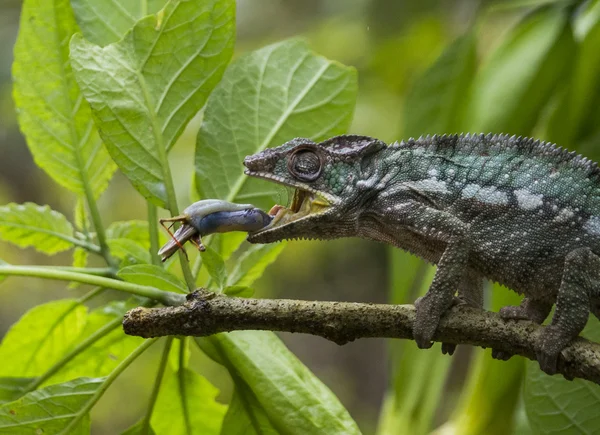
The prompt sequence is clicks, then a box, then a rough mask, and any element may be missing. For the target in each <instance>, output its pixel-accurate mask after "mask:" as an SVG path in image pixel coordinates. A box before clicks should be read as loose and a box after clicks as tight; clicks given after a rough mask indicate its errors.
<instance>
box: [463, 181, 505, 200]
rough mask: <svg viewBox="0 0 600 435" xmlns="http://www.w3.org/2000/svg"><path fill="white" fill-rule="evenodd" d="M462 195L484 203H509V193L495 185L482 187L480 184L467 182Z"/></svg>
mask: <svg viewBox="0 0 600 435" xmlns="http://www.w3.org/2000/svg"><path fill="white" fill-rule="evenodd" d="M462 197H463V198H465V199H475V200H477V201H479V202H482V203H484V204H491V205H507V204H508V195H507V194H506V193H504V192H501V191H499V190H498V189H497V188H495V187H493V186H490V187H481V186H480V185H479V184H467V185H466V186H465V188H464V189H463V191H462Z"/></svg>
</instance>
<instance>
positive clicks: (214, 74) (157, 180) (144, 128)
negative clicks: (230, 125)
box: [71, 0, 235, 207]
mask: <svg viewBox="0 0 600 435" xmlns="http://www.w3.org/2000/svg"><path fill="white" fill-rule="evenodd" d="M234 25H235V4H234V2H233V0H207V1H203V2H194V1H171V2H169V3H168V5H167V6H166V7H165V9H164V10H162V11H161V12H160V13H158V14H157V15H155V16H154V15H153V16H150V17H146V18H143V19H142V20H140V21H138V22H137V24H136V25H135V27H134V28H133V30H132V31H131V32H128V33H127V34H126V35H125V37H124V39H123V40H121V41H119V42H117V43H114V44H111V45H108V46H106V47H104V48H101V47H98V46H97V45H94V44H91V43H89V42H87V41H86V40H84V39H83V37H82V36H81V35H75V36H74V37H73V39H72V41H71V63H72V65H73V71H74V72H75V75H76V77H77V81H78V82H79V84H80V86H81V89H82V92H83V94H84V95H85V97H86V99H87V100H88V101H89V103H90V104H91V106H92V110H93V112H94V115H95V118H96V123H97V125H98V126H99V128H100V131H101V134H102V138H103V140H104V143H105V144H106V146H107V148H108V151H109V152H110V154H111V156H112V158H113V159H114V160H115V162H116V163H117V165H119V168H121V170H122V171H123V173H124V174H125V175H126V176H127V177H128V178H129V180H130V181H131V182H132V184H133V185H134V186H135V188H136V189H138V191H139V192H140V193H141V194H142V195H144V196H145V197H146V198H147V199H149V200H150V201H152V202H153V203H155V204H156V205H159V206H163V207H164V206H165V205H166V204H167V185H166V184H165V183H170V181H169V179H170V177H171V175H170V169H169V168H168V165H166V164H165V162H166V150H168V149H169V148H170V147H171V146H173V144H174V143H175V140H176V139H177V138H178V137H179V135H180V134H181V132H182V131H183V128H184V127H185V125H186V124H187V123H188V121H189V120H190V119H191V118H192V117H193V116H194V115H195V114H196V113H197V112H198V110H199V109H200V108H201V107H202V106H203V105H204V103H205V101H206V98H207V97H208V94H209V93H210V91H211V90H212V89H213V87H214V86H215V85H216V84H217V83H218V81H219V79H220V78H221V75H222V73H223V71H224V69H225V66H226V65H227V63H228V62H229V59H230V58H231V54H232V51H233V42H234V29H235V27H234Z"/></svg>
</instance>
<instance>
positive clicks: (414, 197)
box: [244, 134, 600, 373]
mask: <svg viewBox="0 0 600 435" xmlns="http://www.w3.org/2000/svg"><path fill="white" fill-rule="evenodd" d="M244 164H245V166H246V168H247V169H246V173H247V174H248V175H250V176H255V177H259V178H264V179H268V180H272V181H274V182H277V183H280V184H284V185H287V186H291V187H293V188H295V189H296V191H295V192H296V193H295V196H294V200H293V203H292V205H291V207H290V208H285V207H281V206H276V207H274V208H273V209H272V211H271V214H275V217H274V219H273V221H272V222H271V224H270V225H268V226H266V227H265V228H263V229H261V230H258V231H256V232H254V233H251V234H250V235H249V237H248V240H249V241H250V242H252V243H271V242H275V241H278V240H283V239H294V238H308V239H333V238H339V237H362V238H366V239H371V240H377V241H381V242H385V243H389V244H391V245H394V246H397V247H399V248H402V249H404V250H407V251H409V252H411V253H413V254H416V255H418V256H420V257H422V258H424V259H425V260H427V261H429V262H431V263H434V264H436V265H437V271H436V275H435V278H434V280H433V283H432V284H431V287H430V289H429V291H428V292H427V294H426V295H425V296H424V297H422V298H420V300H418V301H417V302H416V304H415V305H416V307H417V312H416V320H415V323H414V330H413V332H414V338H415V340H416V342H417V345H418V346H419V347H421V348H428V347H430V346H431V340H432V338H433V336H434V333H435V331H436V328H437V326H438V323H439V320H440V317H441V316H442V315H443V313H444V312H445V311H446V310H447V309H448V308H449V307H450V306H451V305H452V304H453V303H455V302H456V301H459V302H462V303H467V304H470V305H473V306H479V307H480V306H482V294H483V287H482V286H483V281H484V279H488V280H491V281H495V282H499V283H501V284H504V285H505V286H507V287H509V288H510V289H512V290H514V291H516V292H518V293H520V294H523V295H525V297H524V299H523V301H522V303H521V305H520V306H518V307H504V308H503V309H502V310H501V311H500V315H501V316H502V317H503V318H505V319H529V320H532V321H534V322H537V323H542V322H543V321H544V320H545V318H546V317H547V316H548V314H549V312H550V310H551V308H552V305H553V304H554V303H556V312H555V314H554V316H553V318H552V322H551V324H550V325H549V326H547V327H545V328H544V329H543V332H542V333H541V335H540V336H539V339H538V342H537V349H536V352H537V359H538V361H539V363H540V367H541V368H542V369H543V370H544V371H546V372H547V373H555V372H556V364H557V358H558V354H559V353H560V352H561V350H562V349H563V348H564V347H565V346H566V345H567V344H568V343H569V342H570V341H571V340H572V339H573V338H574V337H576V336H577V335H578V334H579V333H580V332H581V330H582V329H583V327H584V326H585V324H586V321H587V318H588V315H589V312H590V311H591V312H592V313H593V314H595V315H596V316H600V257H599V255H600V170H599V169H598V167H597V165H596V163H594V162H592V161H590V160H588V159H586V158H585V157H582V156H580V155H577V154H575V153H573V152H568V151H566V150H564V149H561V148H558V147H556V146H555V145H552V144H548V143H543V142H540V141H536V140H533V139H529V138H522V137H514V136H513V137H509V136H507V135H492V134H488V135H451V136H431V137H422V138H419V139H416V140H415V139H410V140H408V141H405V142H401V143H394V144H391V145H390V146H387V145H386V144H385V143H384V142H382V141H380V140H377V139H374V138H370V137H365V136H338V137H334V138H332V139H329V140H327V141H325V142H322V143H314V142H312V141H310V140H308V139H294V140H292V141H290V142H287V143H285V144H284V145H282V146H280V147H278V148H273V149H267V150H265V151H263V152H260V153H258V154H255V155H253V156H249V157H247V158H246V159H245V161H244ZM457 292H458V296H455V294H456V293H457ZM446 350H448V351H450V352H452V351H453V347H452V345H447V346H446ZM495 356H496V357H501V358H505V357H507V356H508V355H502V354H501V353H498V352H496V355H495Z"/></svg>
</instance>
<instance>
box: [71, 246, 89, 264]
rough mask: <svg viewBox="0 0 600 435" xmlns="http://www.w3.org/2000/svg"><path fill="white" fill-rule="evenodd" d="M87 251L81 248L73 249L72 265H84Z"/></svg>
mask: <svg viewBox="0 0 600 435" xmlns="http://www.w3.org/2000/svg"><path fill="white" fill-rule="evenodd" d="M88 256H89V253H88V251H86V250H85V249H83V248H75V250H74V251H73V267H86V266H87V260H88Z"/></svg>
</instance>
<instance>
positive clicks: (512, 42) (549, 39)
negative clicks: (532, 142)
mask: <svg viewBox="0 0 600 435" xmlns="http://www.w3.org/2000/svg"><path fill="white" fill-rule="evenodd" d="M574 52H575V44H574V42H573V36H572V32H571V27H570V25H569V9H568V8H565V7H564V6H563V5H550V6H543V7H540V8H538V9H536V10H535V11H534V12H532V13H531V14H529V15H527V16H526V17H525V18H524V19H523V20H522V21H521V22H519V23H518V24H517V25H516V27H515V28H513V29H512V30H511V32H510V33H509V35H508V37H507V38H506V39H505V40H504V41H503V42H502V44H501V45H500V47H499V48H498V49H496V50H495V51H494V52H493V53H492V54H491V56H490V58H489V59H488V60H487V62H486V63H485V65H484V66H483V68H482V70H481V71H480V72H479V74H478V75H477V77H476V79H475V83H474V84H473V92H472V94H471V103H470V105H469V108H468V109H467V111H466V116H465V118H464V120H465V122H464V127H465V130H467V131H482V132H489V131H493V132H500V133H511V134H521V135H527V134H530V133H531V130H532V128H533V126H534V125H535V124H536V122H537V120H538V117H539V115H540V112H541V111H542V109H543V107H544V105H545V104H546V103H547V102H548V100H549V98H550V97H551V96H552V94H553V93H554V91H555V90H556V87H557V86H558V85H560V84H562V82H563V81H564V76H565V73H566V72H567V71H568V68H569V67H570V64H571V58H572V55H573V53H574Z"/></svg>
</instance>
